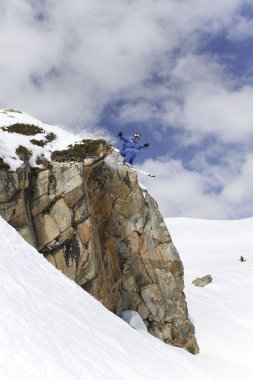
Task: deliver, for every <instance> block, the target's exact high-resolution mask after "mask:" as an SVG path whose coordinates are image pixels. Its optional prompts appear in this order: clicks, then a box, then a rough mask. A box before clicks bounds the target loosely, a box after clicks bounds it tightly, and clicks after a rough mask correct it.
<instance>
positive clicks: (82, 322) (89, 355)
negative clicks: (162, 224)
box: [0, 219, 253, 380]
mask: <svg viewBox="0 0 253 380" xmlns="http://www.w3.org/2000/svg"><path fill="white" fill-rule="evenodd" d="M167 223H168V226H169V228H170V230H171V232H172V237H173V239H174V241H175V243H176V245H177V247H178V248H179V251H180V253H181V257H182V259H183V261H184V263H185V272H186V293H187V300H188V303H189V309H190V314H191V316H192V318H193V320H194V323H195V326H196V329H197V338H198V340H199V343H200V349H201V354H200V355H197V356H193V355H191V354H189V353H187V352H186V351H184V350H182V349H178V348H175V347H171V346H167V345H165V344H163V343H162V342H160V341H159V340H158V339H156V338H153V337H152V336H151V335H149V334H148V333H146V332H144V331H143V330H139V331H138V330H134V329H132V328H131V327H130V326H129V325H128V324H127V323H126V322H124V321H123V320H121V319H119V318H118V317H116V316H115V315H114V314H112V313H110V312H109V311H108V310H106V309H105V308H104V307H103V306H102V305H101V304H100V303H99V302H98V301H96V300H95V299H93V298H92V297H91V296H90V295H88V294H87V293H86V292H84V291H83V290H82V289H81V288H79V287H78V286H77V285H76V284H75V283H74V282H73V281H71V280H69V279H68V278H66V277H65V276H64V275H63V274H62V273H61V272H59V271H58V270H57V269H55V268H54V267H53V266H51V265H50V264H49V263H48V262H47V261H46V260H45V259H44V258H43V256H42V255H40V254H39V253H38V252H37V251H36V250H35V249H34V248H32V247H31V246H29V245H28V244H27V243H26V242H25V241H24V240H23V239H22V238H21V237H20V236H19V235H18V234H17V232H16V231H15V230H14V229H13V228H12V227H10V226H9V225H8V224H7V223H6V222H5V221H3V220H2V219H0V234H1V243H0V248H1V249H0V289H1V292H0V305H1V310H0V342H1V344H0V379H1V380H14V379H15V380H42V379H43V380H45V379H46V380H51V379H52V380H58V379H59V380H79V379H80V380H114V379H115V380H121V379H122V380H123V379H124V380H129V379H131V380H132V379H133V380H149V379H150V380H151V379H152V380H154V379H158V380H167V379H170V380H173V379H180V380H191V379H192V380H208V379H212V380H219V379H220V380H224V379H229V380H231V379H236V380H237V379H239V378H240V379H243V380H250V379H252V373H253V372H252V371H253V365H252V362H251V361H250V354H251V348H252V347H251V342H252V338H253V331H252V324H251V321H252V317H253V315H252V311H253V307H252V301H251V300H252V291H253V284H252V269H253V266H252V246H253V237H252V234H251V231H252V228H253V219H249V220H245V221H238V222H237V221H235V222H214V221H207V222H204V221H197V220H189V219H168V220H167ZM240 255H243V256H245V257H246V258H247V261H246V262H245V263H241V262H239V261H238V259H239V256H240ZM207 272H208V273H210V274H212V275H213V278H214V283H213V284H211V285H209V286H207V287H206V288H195V287H194V286H193V285H192V284H191V280H192V279H193V278H195V277H196V276H201V275H203V274H206V273H207Z"/></svg>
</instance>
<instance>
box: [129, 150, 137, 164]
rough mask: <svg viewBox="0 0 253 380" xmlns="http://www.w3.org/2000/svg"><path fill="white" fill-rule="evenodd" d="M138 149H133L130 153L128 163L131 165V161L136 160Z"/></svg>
mask: <svg viewBox="0 0 253 380" xmlns="http://www.w3.org/2000/svg"><path fill="white" fill-rule="evenodd" d="M138 153H139V152H138V150H135V149H134V152H133V153H132V157H131V158H130V161H129V163H130V164H131V165H133V163H134V162H135V160H136V157H137V156H138Z"/></svg>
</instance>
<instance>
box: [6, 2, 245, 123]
mask: <svg viewBox="0 0 253 380" xmlns="http://www.w3.org/2000/svg"><path fill="white" fill-rule="evenodd" d="M243 3H244V1H243V0H226V1H223V2H220V1H211V0H206V1H205V2H204V3H199V2H198V1H197V0H188V1H183V2H178V1H175V0H169V1H168V0H166V1H165V0H157V1H153V0H145V1H144V0H136V1H128V0H121V1H116V0H112V1H110V3H108V2H107V3H105V2H104V1H102V0H94V1H92V2H90V1H88V0H82V1H81V0H76V1H75V2H74V3H73V2H72V3H70V2H69V1H66V0H63V1H61V2H59V1H52V0H44V1H33V0H30V1H29V0H8V1H7V0H3V1H2V2H1V13H0V21H1V22H0V24H1V25H0V29H1V33H0V50H1V55H0V80H1V88H2V92H1V96H0V104H1V106H2V107H5V106H9V105H12V106H15V107H17V108H22V109H24V110H27V111H29V112H31V113H32V114H34V113H35V116H38V117H40V118H42V119H45V120H46V121H50V122H57V121H59V122H63V121H64V122H65V123H66V124H70V125H71V124H72V125H73V124H75V123H76V122H78V123H79V121H80V119H82V118H83V117H84V120H85V121H86V120H87V118H88V119H92V118H93V120H94V119H96V118H97V117H98V116H99V114H100V112H101V110H102V109H103V108H104V106H105V105H107V104H108V103H109V102H110V101H112V100H114V99H117V97H120V96H121V95H122V94H123V95H126V94H127V93H132V94H134V93H135V91H136V90H138V91H140V92H142V95H144V94H145V89H146V88H145V86H143V84H144V83H145V81H147V80H149V79H150V77H151V76H152V74H153V73H154V72H155V71H156V70H159V69H160V67H161V62H163V64H164V65H165V66H166V65H167V64H168V65H169V62H168V59H169V58H168V57H169V56H170V53H171V52H172V51H173V49H175V48H178V47H182V46H183V45H184V46H187V43H186V41H188V43H189V47H190V48H194V47H195V46H196V45H195V42H196V41H195V39H197V38H198V36H199V35H200V34H201V31H205V32H211V33H218V32H219V31H220V30H222V29H223V28H227V27H229V25H230V22H231V19H232V18H233V17H235V15H236V13H237V12H238V8H239V7H240V5H241V4H243ZM240 22H242V19H240ZM194 36H195V37H194ZM190 41H191V43H190ZM191 44H193V45H191ZM55 69H56V70H55ZM57 72H58V75H56V73H57ZM50 73H51V75H50ZM168 75H169V73H168ZM52 104H54V106H52ZM49 108H50V109H49ZM59 109H61V110H63V111H64V120H57V118H58V117H59Z"/></svg>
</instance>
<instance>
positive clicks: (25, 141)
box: [0, 109, 105, 170]
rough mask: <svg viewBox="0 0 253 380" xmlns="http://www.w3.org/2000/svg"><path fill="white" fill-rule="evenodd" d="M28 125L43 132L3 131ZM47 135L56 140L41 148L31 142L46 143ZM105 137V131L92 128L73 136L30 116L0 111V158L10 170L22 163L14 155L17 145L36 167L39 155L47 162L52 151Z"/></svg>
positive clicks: (15, 111)
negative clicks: (18, 125) (82, 141)
mask: <svg viewBox="0 0 253 380" xmlns="http://www.w3.org/2000/svg"><path fill="white" fill-rule="evenodd" d="M17 123H20V124H30V125H34V126H37V127H40V128H41V129H42V130H43V131H42V132H41V133H36V134H35V135H28V136H27V135H24V134H22V133H9V132H8V131H6V130H4V129H5V128H6V127H9V126H11V125H14V124H17ZM49 133H54V134H55V136H56V139H55V140H53V141H49V142H48V143H46V144H45V145H44V146H43V147H41V146H38V145H35V144H34V143H32V142H31V140H34V139H35V140H38V141H44V142H46V141H47V139H46V136H47V135H48V134H49ZM104 136H105V131H103V130H100V129H99V128H96V129H95V128H93V130H89V129H87V128H85V130H83V131H82V133H81V134H73V133H71V132H68V131H66V130H65V129H64V128H61V127H58V126H53V125H49V124H45V123H43V122H42V121H40V120H38V119H36V118H34V117H32V116H30V115H29V114H27V113H25V112H21V111H17V110H13V109H9V110H0V157H2V158H3V159H4V162H5V163H7V164H8V165H9V166H10V167H11V169H12V170H16V169H17V168H18V167H19V166H20V165H21V164H22V161H21V160H20V159H19V157H18V156H17V154H16V148H17V147H18V146H19V145H22V146H24V147H26V148H27V149H28V150H29V151H31V153H32V157H31V159H30V163H31V165H32V166H36V164H35V161H36V158H37V157H38V156H40V155H41V154H43V155H44V157H45V158H46V159H48V160H50V157H51V152H52V151H54V150H62V149H65V148H66V147H67V146H68V145H69V144H74V143H75V142H78V141H81V140H82V139H96V138H101V137H104Z"/></svg>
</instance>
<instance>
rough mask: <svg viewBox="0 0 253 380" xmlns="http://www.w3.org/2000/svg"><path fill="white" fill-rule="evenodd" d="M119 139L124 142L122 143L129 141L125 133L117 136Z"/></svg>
mask: <svg viewBox="0 0 253 380" xmlns="http://www.w3.org/2000/svg"><path fill="white" fill-rule="evenodd" d="M117 137H119V138H120V140H122V141H124V142H127V141H128V140H129V138H127V137H124V136H123V133H122V132H119V133H118V134H117Z"/></svg>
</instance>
